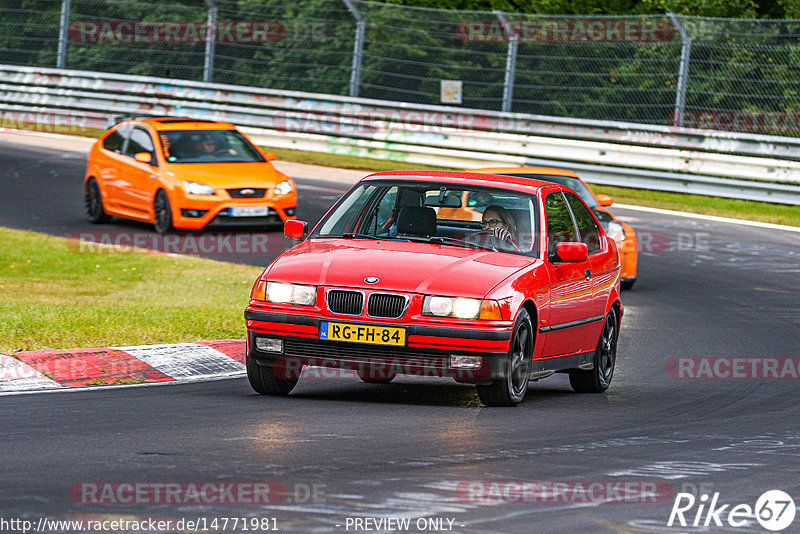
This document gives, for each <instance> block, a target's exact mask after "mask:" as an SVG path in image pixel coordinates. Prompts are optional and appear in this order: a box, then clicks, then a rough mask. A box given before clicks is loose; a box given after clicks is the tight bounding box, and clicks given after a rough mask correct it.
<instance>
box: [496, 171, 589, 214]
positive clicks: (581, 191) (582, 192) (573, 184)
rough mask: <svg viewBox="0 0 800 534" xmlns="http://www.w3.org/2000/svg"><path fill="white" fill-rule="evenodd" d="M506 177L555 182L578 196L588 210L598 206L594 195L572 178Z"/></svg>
mask: <svg viewBox="0 0 800 534" xmlns="http://www.w3.org/2000/svg"><path fill="white" fill-rule="evenodd" d="M508 176H517V177H519V178H530V179H532V180H544V181H545V182H555V183H557V184H561V185H566V186H567V187H569V188H570V189H572V190H573V191H575V192H576V193H578V196H579V197H581V198H582V199H583V201H584V202H586V205H587V206H589V207H590V208H594V207H597V206H599V205H600V203H599V202H597V199H596V198H594V195H593V194H592V192H591V191H590V190H589V188H588V187H586V186H585V185H584V183H583V182H581V181H580V180H579V179H577V178H575V177H574V176H559V175H556V174H509V175H508Z"/></svg>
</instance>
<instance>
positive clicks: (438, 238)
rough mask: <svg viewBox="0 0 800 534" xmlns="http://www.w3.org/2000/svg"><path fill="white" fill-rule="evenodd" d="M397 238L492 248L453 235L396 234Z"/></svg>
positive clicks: (484, 248)
mask: <svg viewBox="0 0 800 534" xmlns="http://www.w3.org/2000/svg"><path fill="white" fill-rule="evenodd" d="M397 239H405V240H407V241H415V242H419V243H438V244H442V245H454V246H461V247H469V248H477V249H481V250H494V248H493V247H490V246H487V245H481V244H480V243H472V242H470V241H466V240H464V239H456V238H455V237H444V236H431V237H422V236H416V235H404V236H397Z"/></svg>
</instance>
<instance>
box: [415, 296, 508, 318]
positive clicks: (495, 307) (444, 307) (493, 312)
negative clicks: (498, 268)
mask: <svg viewBox="0 0 800 534" xmlns="http://www.w3.org/2000/svg"><path fill="white" fill-rule="evenodd" d="M422 315H432V316H434V317H455V318H457V319H486V320H492V321H500V320H502V319H503V317H502V315H501V314H500V305H499V304H498V303H497V301H494V300H481V299H468V298H463V297H436V296H427V297H425V300H423V301H422Z"/></svg>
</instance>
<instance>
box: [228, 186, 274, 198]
mask: <svg viewBox="0 0 800 534" xmlns="http://www.w3.org/2000/svg"><path fill="white" fill-rule="evenodd" d="M226 191H228V194H229V195H230V196H231V198H264V193H266V192H267V190H266V189H255V188H253V187H243V188H241V189H226Z"/></svg>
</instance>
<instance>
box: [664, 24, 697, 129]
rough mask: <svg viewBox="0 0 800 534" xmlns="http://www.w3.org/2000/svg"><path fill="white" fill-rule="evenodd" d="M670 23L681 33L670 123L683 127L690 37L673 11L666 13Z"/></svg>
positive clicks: (690, 53)
mask: <svg viewBox="0 0 800 534" xmlns="http://www.w3.org/2000/svg"><path fill="white" fill-rule="evenodd" d="M667 15H668V16H669V19H670V20H671V21H672V25H673V26H675V29H676V30H678V33H680V35H681V64H680V70H679V72H678V90H677V92H676V94H675V117H674V118H673V119H672V125H673V126H678V127H683V113H684V109H685V108H686V87H687V84H688V83H689V61H690V58H691V55H692V38H691V37H690V36H689V32H687V31H686V28H685V27H684V25H683V24H682V23H681V21H680V20H679V19H678V16H677V15H675V13H667Z"/></svg>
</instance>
